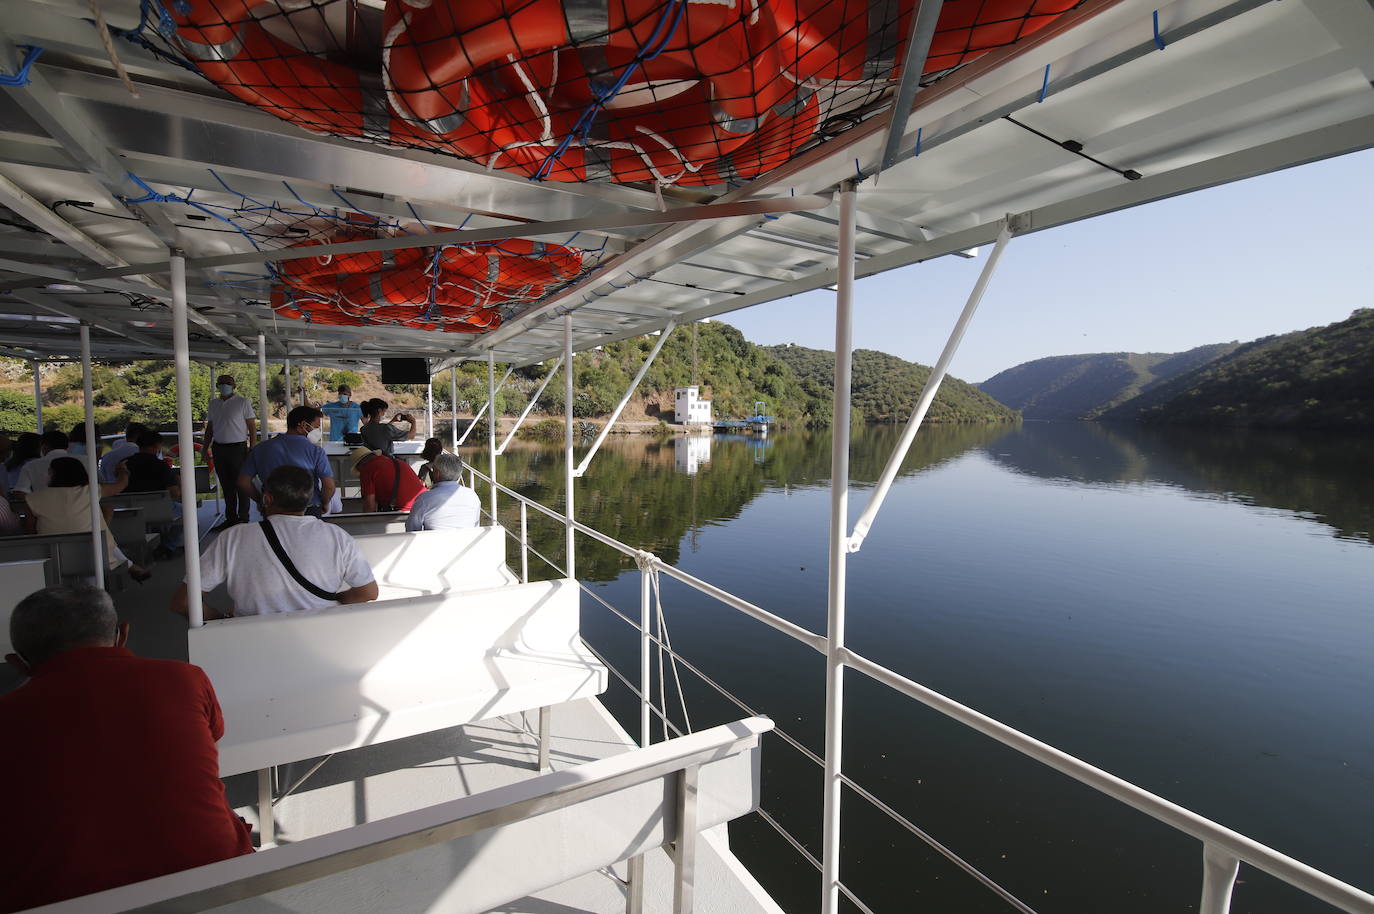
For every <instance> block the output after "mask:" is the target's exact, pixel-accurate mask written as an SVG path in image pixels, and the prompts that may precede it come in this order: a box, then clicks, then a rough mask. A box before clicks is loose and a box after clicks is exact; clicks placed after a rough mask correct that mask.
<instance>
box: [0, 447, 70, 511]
mask: <svg viewBox="0 0 1374 914" xmlns="http://www.w3.org/2000/svg"><path fill="white" fill-rule="evenodd" d="M19 440H20V441H21V442H22V441H23V440H24V439H23V436H20V439H19ZM67 444H68V440H67V436H66V435H65V434H63V433H62V432H59V431H56V430H53V431H48V432H44V433H43V436H42V437H41V438H40V439H39V452H40V453H41V454H42V456H41V457H38V458H37V459H34V460H30V461H28V462H27V463H25V464H24V466H23V469H21V470H20V471H19V475H18V476H15V475H14V473H13V472H11V473H10V488H11V489H13V490H14V491H16V492H20V493H22V494H23V495H24V496H25V497H27V496H28V494H29V493H30V492H38V491H40V490H42V489H46V488H47V487H48V464H50V463H52V462H53V461H54V460H56V459H57V458H59V457H66V456H67Z"/></svg>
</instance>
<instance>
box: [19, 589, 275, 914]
mask: <svg viewBox="0 0 1374 914" xmlns="http://www.w3.org/2000/svg"><path fill="white" fill-rule="evenodd" d="M128 631H129V627H128V625H127V624H124V625H121V624H119V620H118V618H117V617H116V616H115V610H114V606H113V605H112V604H111V602H110V597H109V595H108V594H106V593H105V592H104V591H103V590H99V589H97V588H94V587H89V586H83V587H48V588H45V589H43V590H39V591H37V592H35V593H32V594H29V595H28V596H27V597H25V598H24V599H23V600H21V601H20V602H19V605H18V606H16V607H15V608H14V613H13V615H12V616H11V617H10V641H11V642H12V643H13V645H14V651H15V653H13V654H9V655H7V656H6V658H5V659H6V660H8V661H9V662H10V663H11V664H13V665H14V666H16V667H18V668H19V669H21V670H23V671H24V672H25V673H27V674H28V676H29V677H30V679H29V681H28V682H27V683H26V684H25V685H23V686H22V687H20V688H18V689H16V690H15V691H13V692H10V693H9V694H8V695H5V696H3V697H0V732H3V733H4V734H5V741H6V745H8V746H9V747H10V749H9V750H8V751H6V752H3V753H0V804H3V806H4V810H5V815H6V816H7V817H8V818H9V821H10V823H11V827H9V828H5V829H3V831H0V859H3V860H4V861H5V872H7V873H9V875H8V876H6V877H5V878H4V879H0V911H19V910H25V909H28V908H32V907H37V906H38V905H45V904H50V903H52V902H56V901H61V900H63V899H66V898H74V897H77V896H81V895H89V894H91V893H92V892H100V891H104V890H105V889H111V888H114V887H115V886H119V885H125V884H128V883H131V882H140V881H142V880H144V879H152V878H154V877H156V876H162V875H165V874H167V873H174V872H177V871H178V870H185V869H190V868H191V867H196V866H204V865H205V864H207V863H214V862H216V861H219V860H227V859H229V858H230V857H238V856H240V855H242V854H250V853H252V852H253V845H252V842H251V840H250V838H251V829H250V828H249V826H248V824H247V823H246V822H244V821H243V820H242V819H240V818H239V817H238V816H236V815H234V812H233V810H232V809H230V808H229V804H228V802H227V801H226V799H225V795H224V782H223V781H221V780H220V779H219V754H218V750H217V749H216V747H215V741H216V740H218V739H219V738H220V737H221V736H222V735H223V734H224V718H223V717H222V715H221V713H220V707H219V702H218V701H217V700H216V699H215V690H214V689H213V688H212V687H211V685H210V680H209V679H207V678H206V676H205V673H204V672H202V671H201V669H200V668H199V667H195V666H192V665H191V664H189V663H182V662H180V661H177V660H152V659H145V658H142V657H135V656H134V655H133V653H132V652H130V651H129V650H128V649H127V648H125V647H124V642H125V639H126V638H127V637H128ZM19 823H23V827H22V828H21V827H15V826H17V825H18V824H19Z"/></svg>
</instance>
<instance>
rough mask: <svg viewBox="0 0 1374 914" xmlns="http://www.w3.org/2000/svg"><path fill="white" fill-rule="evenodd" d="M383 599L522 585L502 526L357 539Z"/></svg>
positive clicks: (426, 531)
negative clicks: (512, 565)
mask: <svg viewBox="0 0 1374 914" xmlns="http://www.w3.org/2000/svg"><path fill="white" fill-rule="evenodd" d="M354 541H355V542H356V543H357V544H358V548H359V549H360V550H361V551H362V554H363V558H365V559H367V563H368V564H369V565H371V566H372V571H373V573H374V574H375V575H376V576H377V586H378V588H380V590H381V597H382V599H384V600H392V599H399V598H401V597H411V596H417V595H419V594H427V593H445V592H453V591H462V590H485V589H488V588H492V587H502V586H505V585H507V584H518V583H519V582H520V579H519V578H518V577H516V576H515V575H514V574H513V573H512V572H511V571H510V569H509V568H507V567H506V531H505V530H504V529H503V528H501V527H471V528H468V529H466V530H420V531H417V532H414V533H373V534H367V535H363V536H355V537H354Z"/></svg>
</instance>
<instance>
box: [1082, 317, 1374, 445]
mask: <svg viewBox="0 0 1374 914" xmlns="http://www.w3.org/2000/svg"><path fill="white" fill-rule="evenodd" d="M1101 418H1102V419H1108V420H1136V421H1141V422H1154V423H1170V424H1190V425H1216V426H1271V427H1279V426H1309V427H1311V426H1321V427H1333V428H1334V427H1348V428H1369V427H1374V308H1361V309H1360V310H1358V311H1356V312H1355V313H1354V314H1352V315H1351V316H1350V317H1349V318H1347V319H1346V320H1343V321H1340V322H1339V323H1335V324H1329V325H1327V326H1325V327H1313V328H1310V329H1308V330H1299V331H1297V332H1295V333H1285V334H1283V335H1281V336H1269V337H1264V338H1263V339H1258V340H1255V341H1254V342H1251V343H1246V344H1245V345H1243V346H1239V347H1236V348H1235V349H1234V350H1233V351H1232V352H1230V353H1228V354H1227V355H1225V356H1224V357H1222V358H1219V359H1216V360H1214V361H1211V362H1208V363H1206V364H1204V365H1201V366H1200V367H1197V368H1194V370H1192V371H1190V372H1187V373H1184V374H1180V375H1178V376H1177V377H1175V378H1173V379H1172V380H1170V381H1167V382H1165V383H1161V384H1158V385H1156V386H1154V387H1152V388H1151V389H1149V390H1146V391H1144V392H1143V393H1142V394H1141V395H1140V396H1137V397H1135V398H1134V399H1131V400H1129V401H1127V402H1124V403H1122V404H1120V405H1119V406H1116V407H1115V408H1113V409H1111V410H1108V411H1105V412H1103V413H1102V414H1101Z"/></svg>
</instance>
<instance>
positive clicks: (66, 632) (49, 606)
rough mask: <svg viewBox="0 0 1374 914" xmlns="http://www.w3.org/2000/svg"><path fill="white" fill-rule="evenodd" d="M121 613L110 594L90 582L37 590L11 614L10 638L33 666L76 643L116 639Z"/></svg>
mask: <svg viewBox="0 0 1374 914" xmlns="http://www.w3.org/2000/svg"><path fill="white" fill-rule="evenodd" d="M118 627H119V617H118V616H117V615H116V614H115V608H114V602H113V601H112V600H111V599H110V595H109V594H107V593H106V592H105V591H103V590H101V589H100V588H98V587H92V586H90V585H88V584H80V585H75V586H67V585H59V586H57V587H44V588H43V589H42V590H36V591H34V592H33V593H31V594H29V595H28V596H27V597H25V598H24V599H22V600H20V601H19V605H18V606H16V607H14V613H13V614H12V615H11V616H10V642H11V643H12V644H13V645H14V649H15V651H16V652H17V653H19V654H20V655H21V656H23V658H24V659H25V660H27V661H28V662H29V665H30V666H31V667H36V666H38V665H40V664H42V663H46V662H47V661H48V660H50V659H52V657H53V656H54V655H56V654H60V653H61V652H62V651H65V650H70V649H71V648H74V647H99V646H106V645H110V644H113V643H114V640H115V630H116V629H117V628H118Z"/></svg>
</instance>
